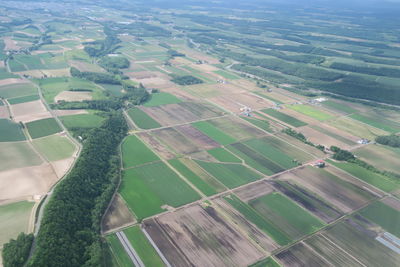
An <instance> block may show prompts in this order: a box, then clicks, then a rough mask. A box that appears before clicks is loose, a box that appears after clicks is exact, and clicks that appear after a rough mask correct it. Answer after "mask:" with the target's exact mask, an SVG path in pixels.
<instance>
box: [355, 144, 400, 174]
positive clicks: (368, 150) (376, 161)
mask: <svg viewBox="0 0 400 267" xmlns="http://www.w3.org/2000/svg"><path fill="white" fill-rule="evenodd" d="M354 153H355V155H356V156H358V157H359V158H361V159H362V160H364V161H366V162H368V163H369V164H371V165H373V166H375V167H376V168H379V169H382V170H386V171H389V172H393V173H398V174H400V170H399V168H398V166H399V165H400V149H399V148H393V147H389V146H382V145H377V144H376V145H369V146H364V147H362V148H360V149H357V150H356V151H355V152H354Z"/></svg>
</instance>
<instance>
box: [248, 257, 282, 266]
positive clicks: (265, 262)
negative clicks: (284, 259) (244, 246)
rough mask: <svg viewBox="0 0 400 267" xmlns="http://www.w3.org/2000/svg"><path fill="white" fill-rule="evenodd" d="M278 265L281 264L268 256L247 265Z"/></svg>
mask: <svg viewBox="0 0 400 267" xmlns="http://www.w3.org/2000/svg"><path fill="white" fill-rule="evenodd" d="M280 266H281V265H279V264H278V263H277V262H276V261H274V259H273V258H271V257H269V258H266V259H265V260H262V261H260V262H257V263H255V264H252V265H250V266H249V267H280Z"/></svg>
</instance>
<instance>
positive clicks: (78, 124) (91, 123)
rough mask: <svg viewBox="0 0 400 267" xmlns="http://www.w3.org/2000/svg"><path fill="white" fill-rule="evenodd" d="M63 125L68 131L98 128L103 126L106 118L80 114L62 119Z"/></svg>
mask: <svg viewBox="0 0 400 267" xmlns="http://www.w3.org/2000/svg"><path fill="white" fill-rule="evenodd" d="M60 119H61V121H62V123H63V124H64V126H65V127H67V128H68V129H73V128H96V127H99V126H101V124H102V123H103V121H104V120H105V118H104V117H102V116H99V115H97V114H78V115H68V116H62V117H60Z"/></svg>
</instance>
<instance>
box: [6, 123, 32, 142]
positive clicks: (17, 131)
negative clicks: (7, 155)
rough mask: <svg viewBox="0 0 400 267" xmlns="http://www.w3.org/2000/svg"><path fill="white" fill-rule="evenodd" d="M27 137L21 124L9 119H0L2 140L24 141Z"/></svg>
mask: <svg viewBox="0 0 400 267" xmlns="http://www.w3.org/2000/svg"><path fill="white" fill-rule="evenodd" d="M25 139H26V137H25V135H24V133H23V131H22V127H21V125H20V124H17V123H15V122H13V121H10V120H8V119H0V142H14V141H23V140H25Z"/></svg>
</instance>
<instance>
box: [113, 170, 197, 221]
mask: <svg viewBox="0 0 400 267" xmlns="http://www.w3.org/2000/svg"><path fill="white" fill-rule="evenodd" d="M120 194H121V196H122V197H123V198H124V199H125V201H126V202H127V204H128V206H129V207H130V208H131V210H133V212H134V213H135V215H136V216H137V217H138V218H145V217H148V216H151V215H154V214H157V213H159V212H162V211H163V210H164V209H163V208H162V206H163V205H169V206H172V207H179V206H181V205H184V204H187V203H190V202H193V201H196V200H198V199H199V198H200V196H199V195H198V194H197V193H196V192H195V191H194V190H193V189H192V188H191V187H190V186H189V185H188V184H186V183H185V182H184V181H183V180H182V179H181V178H180V177H179V176H178V175H177V174H176V173H175V172H173V171H172V170H171V169H170V168H169V167H168V166H167V165H165V164H164V163H162V162H157V163H152V164H148V165H144V166H141V167H138V168H134V169H128V170H125V171H124V174H123V179H122V184H121V188H120Z"/></svg>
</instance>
